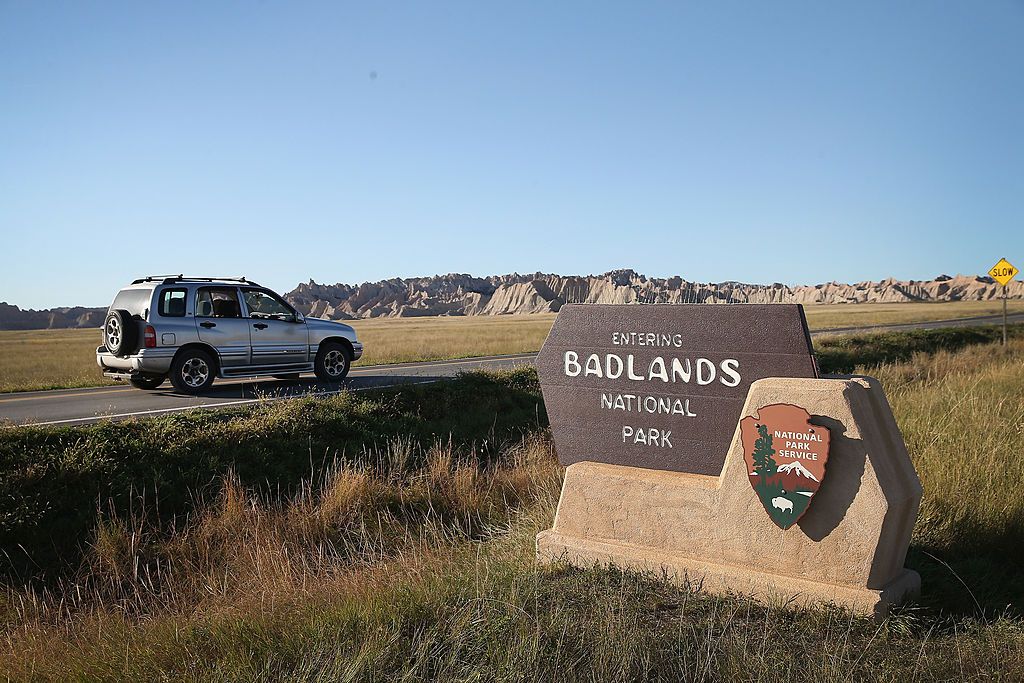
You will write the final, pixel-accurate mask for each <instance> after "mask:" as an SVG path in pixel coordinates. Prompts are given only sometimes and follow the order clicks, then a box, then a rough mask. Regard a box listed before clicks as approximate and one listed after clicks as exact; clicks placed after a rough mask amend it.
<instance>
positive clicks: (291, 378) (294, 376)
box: [272, 372, 299, 382]
mask: <svg viewBox="0 0 1024 683" xmlns="http://www.w3.org/2000/svg"><path fill="white" fill-rule="evenodd" d="M272 376H273V378H274V379H283V380H288V381H292V382H294V381H295V380H297V379H298V378H299V373H297V372H293V373H291V374H288V375H272Z"/></svg>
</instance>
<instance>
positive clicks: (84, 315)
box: [0, 301, 107, 330]
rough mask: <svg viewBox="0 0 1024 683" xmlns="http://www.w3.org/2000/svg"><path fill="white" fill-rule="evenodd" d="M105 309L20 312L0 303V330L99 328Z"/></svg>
mask: <svg viewBox="0 0 1024 683" xmlns="http://www.w3.org/2000/svg"><path fill="white" fill-rule="evenodd" d="M106 313H107V309H105V308H82V307H81V306H74V307H72V308H50V309H46V310H42V311H35V310H32V309H30V308H29V309H26V310H24V311H23V310H21V309H20V308H18V307H17V306H11V305H10V304H8V303H6V302H2V301H0V330H55V329H63V328H68V327H99V326H100V325H102V324H103V317H104V315H106Z"/></svg>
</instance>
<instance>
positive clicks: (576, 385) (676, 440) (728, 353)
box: [537, 304, 817, 475]
mask: <svg viewBox="0 0 1024 683" xmlns="http://www.w3.org/2000/svg"><path fill="white" fill-rule="evenodd" d="M537 371H538V373H539V375H540V381H541V389H542V390H543V392H544V404H545V406H546V407H547V412H548V417H549V419H550V421H551V430H552V432H553V434H554V438H555V447H556V448H557V449H558V457H559V460H560V461H561V462H562V464H564V465H571V464H572V463H574V462H579V461H582V460H590V461H594V462H607V463H612V464H616V465H628V466H632V467H646V468H650V469H658V470H670V471H673V472H691V473H694V474H711V475H717V474H719V473H721V471H722V464H723V463H724V462H725V455H726V452H727V451H728V449H729V444H730V442H731V441H732V436H733V433H734V432H735V430H736V422H737V421H738V420H739V417H740V411H741V410H742V408H743V402H744V400H745V398H746V396H747V389H748V388H749V387H750V384H751V383H752V382H754V381H755V380H758V379H763V378H765V377H816V376H817V373H816V370H815V366H814V360H813V357H812V356H811V342H810V337H809V335H808V333H807V323H806V321H805V320H804V314H803V308H802V307H801V306H800V305H798V304H721V305H719V304H666V305H646V306H641V305H599V304H584V305H566V306H563V307H562V309H561V311H559V313H558V317H557V318H555V324H554V325H553V326H552V328H551V332H550V333H549V334H548V338H547V341H546V342H544V347H543V348H542V349H541V352H540V354H539V355H538V356H537Z"/></svg>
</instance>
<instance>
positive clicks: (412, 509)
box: [0, 335, 1024, 682]
mask: <svg viewBox="0 0 1024 683" xmlns="http://www.w3.org/2000/svg"><path fill="white" fill-rule="evenodd" d="M898 339H899V338H895V339H894V338H893V337H892V336H890V335H884V336H879V335H876V336H875V338H874V339H872V340H868V341H862V342H859V343H857V344H853V345H852V346H851V343H849V342H844V344H846V346H843V347H842V348H843V352H844V353H851V354H855V353H856V350H857V349H859V350H860V352H863V354H864V356H863V358H864V359H867V360H868V361H869V362H871V363H875V362H876V359H878V358H882V360H883V363H882V364H881V365H876V366H874V367H871V368H870V374H872V375H874V376H876V377H878V378H879V379H880V380H881V381H882V383H883V385H884V386H885V388H886V391H887V394H888V396H889V398H890V402H891V404H892V406H893V410H894V412H895V414H896V417H897V420H898V422H899V425H900V427H901V429H902V431H903V433H904V436H905V438H906V441H907V445H908V448H909V450H910V453H911V456H912V458H913V459H914V462H915V465H916V467H917V469H918V472H919V473H920V476H921V479H922V483H923V485H924V499H923V501H922V506H921V512H920V515H919V518H918V522H917V525H916V526H915V529H914V535H913V538H912V542H911V549H910V554H909V557H908V560H907V562H908V565H909V566H910V567H912V568H913V569H915V570H917V571H919V572H920V573H921V574H922V577H923V592H922V595H921V599H920V601H919V602H918V603H916V604H914V605H909V606H906V607H902V608H898V609H896V610H894V612H893V614H892V615H891V616H889V617H888V618H887V619H886V620H884V621H883V622H881V623H878V624H876V623H874V622H872V621H871V620H869V619H862V618H857V617H854V616H852V615H850V614H849V613H846V612H844V611H842V610H838V609H795V608H791V607H787V606H783V605H763V604H759V603H755V602H751V601H749V600H746V599H744V598H742V597H716V596H711V595H706V594H704V593H701V592H699V591H697V590H695V589H694V587H689V586H678V585H671V584H667V583H664V582H662V581H660V580H659V577H657V576H652V575H647V574H637V573H630V572H619V571H614V570H601V569H586V570H581V569H574V568H570V567H564V566H558V565H555V566H549V567H538V566H536V565H535V564H534V561H533V537H534V534H535V533H536V532H537V531H538V530H540V529H544V528H547V527H549V526H550V524H551V520H552V518H553V515H554V509H555V505H556V502H557V495H558V486H559V481H560V470H559V468H558V467H557V466H556V464H555V461H554V453H553V449H552V446H551V443H550V440H549V437H548V435H547V433H546V431H545V430H544V428H543V425H544V416H543V409H542V407H541V406H540V405H539V402H538V395H537V389H536V383H535V377H534V375H533V373H532V372H531V371H528V370H523V371H517V372H513V373H501V374H497V375H484V374H478V375H472V376H468V377H465V378H463V379H461V380H458V381H457V382H456V383H454V384H453V385H446V386H437V387H412V388H409V390H408V391H406V390H403V391H401V392H383V393H380V394H379V395H373V396H365V395H360V396H359V397H339V398H337V399H327V400H319V401H314V400H309V401H296V402H292V403H289V402H283V404H282V403H278V404H268V405H265V406H256V407H255V408H248V409H244V410H238V411H234V412H231V413H223V414H217V415H216V416H209V415H207V414H199V413H197V414H192V415H185V416H177V417H176V418H174V419H170V418H161V419H158V420H149V421H145V422H139V423H134V424H133V423H118V424H113V425H97V426H91V427H85V428H74V429H29V430H20V429H19V430H10V431H7V432H4V433H3V435H2V438H3V439H4V444H3V451H2V453H3V460H2V461H0V471H2V472H4V475H3V476H4V477H5V479H4V481H3V486H0V491H3V492H4V493H5V494H7V496H6V497H5V496H0V509H4V510H5V511H9V510H11V509H13V508H12V507H11V505H10V497H9V496H10V493H11V492H17V491H21V490H22V489H25V488H28V489H29V490H34V491H36V492H37V493H40V492H45V494H41V495H40V496H38V497H36V498H33V500H34V501H35V503H36V504H37V505H36V506H35V507H34V508H33V509H35V510H36V511H37V512H39V513H40V515H41V516H38V517H36V520H37V521H36V522H33V523H32V524H31V527H30V528H28V527H27V528H25V529H22V531H21V532H19V533H21V536H20V538H22V539H28V540H29V541H33V538H32V537H33V536H35V537H37V538H36V539H35V540H34V543H35V546H34V547H36V548H37V549H39V548H43V549H45V546H46V545H47V544H48V543H50V542H52V541H53V539H54V537H59V539H58V540H61V541H62V539H63V538H64V535H65V534H67V533H70V532H66V531H63V530H62V531H60V532H59V533H57V532H56V529H58V528H60V527H59V524H62V523H63V522H62V520H63V519H64V518H65V517H66V516H67V515H69V514H72V513H74V512H75V511H76V510H77V509H78V508H82V509H83V510H84V511H83V512H82V513H81V514H82V518H83V519H85V520H86V521H85V522H84V523H83V524H81V525H80V530H79V531H78V532H76V538H77V539H78V540H79V541H80V543H78V544H76V545H75V546H74V547H76V548H80V551H81V552H79V553H78V554H75V551H72V550H67V547H68V546H66V545H65V546H64V548H65V550H64V551H62V553H60V554H57V555H52V554H51V555H46V554H45V553H44V555H42V556H40V557H41V558H42V559H40V560H38V561H37V563H36V564H35V565H32V566H36V567H37V569H38V568H39V567H40V566H41V567H45V568H46V572H45V573H46V574H47V577H46V580H45V581H41V582H36V583H35V584H33V585H31V586H24V585H22V583H21V581H20V580H18V579H17V578H11V577H9V578H8V587H7V588H6V589H5V590H4V591H3V592H0V623H2V624H4V627H3V628H4V636H5V637H4V639H3V640H2V641H0V673H2V672H3V670H6V672H7V673H8V674H9V675H10V677H11V678H13V679H31V678H38V679H40V680H67V679H77V680H154V679H174V680H367V681H371V680H451V681H468V680H522V681H533V680H566V681H577V680H578V681H594V680H601V681H604V680H611V681H633V680H657V681H662V680H663V681H678V680H688V681H714V680H734V679H736V680H767V681H787V682H788V681H849V680H871V681H875V680H878V681H911V680H922V681H931V680H965V681H966V680H969V681H974V680H1005V681H1015V680H1021V679H1022V678H1024V613H1022V609H1021V606H1022V605H1024V577H1022V576H1021V573H1020V572H1019V570H1018V568H1019V567H1020V566H1021V565H1022V563H1024V498H1022V497H1021V496H1020V482H1021V481H1024V459H1021V458H1019V457H1017V454H1018V453H1020V452H1022V450H1024V431H1022V430H1021V428H1020V425H1021V424H1024V396H1022V395H1021V394H1020V391H1019V388H1020V387H1021V386H1024V340H1019V339H1018V340H1015V341H1014V342H1013V343H1012V344H1011V346H1010V347H1009V348H1008V349H1002V348H1000V347H998V346H993V345H990V344H985V345H965V344H968V342H969V338H967V339H968V341H964V339H965V338H963V337H942V336H940V337H937V338H936V337H926V338H925V341H921V340H920V339H919V338H917V337H915V338H914V339H913V340H912V343H914V344H918V343H920V344H921V349H922V350H918V351H916V352H910V353H909V355H908V352H907V351H905V350H904V349H902V348H900V347H899V345H898V344H897V343H896V342H897V341H898ZM944 343H949V344H950V345H951V347H952V348H953V350H948V349H944V348H941V345H942V344H944ZM851 349H854V350H852V351H851ZM887 354H888V355H887ZM890 358H897V359H898V358H903V360H896V361H893V360H888V359H890ZM842 359H843V362H846V361H847V360H849V359H850V356H845V355H844V356H842ZM857 360H858V359H857V357H856V356H855V355H854V356H853V361H854V362H857ZM857 369H858V370H859V371H865V370H868V369H869V368H867V367H865V366H864V364H862V363H858V368H857ZM449 391H450V392H451V396H450V397H448V396H447V394H448V392H449ZM190 425H196V426H200V427H201V429H199V430H194V429H191V428H190ZM196 432H199V433H196ZM204 432H205V433H206V435H203V433H204ZM449 433H450V434H451V437H450V438H448V437H447V434H449ZM286 434H287V435H291V438H288V439H285V438H284V437H285V435H286ZM296 435H298V436H300V437H301V436H303V435H305V436H306V440H305V441H302V443H301V445H297V444H296V441H298V440H299V439H296V438H295V436H296ZM183 439H184V441H185V442H187V443H188V445H187V446H186V445H184V443H182V444H179V443H178V442H180V441H182V440H183ZM129 446H132V447H131V448H129ZM138 448H146V449H150V450H151V451H152V453H149V451H139V450H138ZM140 455H141V457H142V458H143V459H144V461H145V462H144V463H143V464H142V465H140V466H136V465H135V464H133V462H132V460H133V458H138V457H140ZM35 463H41V464H40V465H39V466H38V469H37V468H36V467H35V466H34V464H35ZM109 477H114V478H115V480H116V481H117V482H119V483H118V485H117V488H118V489H123V488H125V487H127V488H129V489H134V494H133V495H124V496H123V497H122V498H116V497H115V498H113V499H108V498H104V495H107V494H109V493H117V491H111V490H108V489H106V488H103V487H100V488H96V487H95V484H92V486H93V488H88V487H89V486H90V483H89V482H90V481H93V482H95V481H106V480H107V478H109ZM55 482H61V483H60V484H59V485H57V484H56V483H55ZM197 482H198V483H197ZM27 484H32V485H33V486H37V487H41V488H35V489H33V488H32V486H26V485H27ZM154 484H155V485H154ZM169 487H178V488H181V489H186V488H189V487H194V488H192V490H190V491H188V492H187V493H185V492H184V491H172V490H168V489H169ZM77 488H82V489H83V490H82V491H80V492H79V491H78V490H77ZM143 491H145V493H143ZM61 497H66V498H69V499H70V500H71V502H64V501H62V500H60V498H61ZM108 500H109V502H108ZM97 501H103V502H104V504H103V505H102V506H100V507H101V508H102V510H101V513H99V514H98V513H97V504H96V502H97ZM175 501H177V502H175ZM54 505H55V506H57V510H55V511H53V512H51V506H54ZM4 506H6V507H4ZM61 506H64V507H61ZM157 509H159V512H157ZM15 522H16V520H15ZM16 523H17V522H16ZM55 525H58V526H55ZM9 538H10V537H8V538H7V539H5V540H4V541H3V543H2V544H0V545H2V547H3V548H4V549H5V550H6V549H8V548H11V547H16V545H12V544H11V542H10V540H9ZM8 552H10V551H8ZM16 552H19V551H16ZM64 553H72V554H71V555H70V557H77V558H79V559H78V560H76V561H75V562H70V561H67V560H66V561H63V562H62V561H61V559H62V557H66V556H65V555H64ZM47 558H48V559H47ZM23 571H27V569H26V568H23Z"/></svg>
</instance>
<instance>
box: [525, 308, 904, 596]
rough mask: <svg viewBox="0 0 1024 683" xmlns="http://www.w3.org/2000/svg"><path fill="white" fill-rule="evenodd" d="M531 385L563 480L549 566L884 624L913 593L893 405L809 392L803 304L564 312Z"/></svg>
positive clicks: (854, 385) (842, 385) (852, 383)
mask: <svg viewBox="0 0 1024 683" xmlns="http://www.w3.org/2000/svg"><path fill="white" fill-rule="evenodd" d="M538 372H539V374H540V379H541V387H542V390H543V393H544V401H545V405H546V407H547V411H548V415H549V418H550V422H551V429H552V433H553V435H554V440H555V447H556V449H557V450H558V454H559V459H560V460H561V462H562V463H563V464H565V465H567V467H566V472H565V480H564V483H563V486H562V495H561V498H560V499H559V503H558V511H557V513H556V515H555V523H554V526H553V527H552V528H551V529H550V530H547V531H542V532H541V533H540V534H538V536H537V554H538V557H539V558H540V559H542V560H560V561H568V562H570V563H573V564H577V565H581V566H589V565H592V564H594V563H601V564H604V563H611V564H615V565H618V566H622V567H627V568H634V569H651V570H655V571H659V572H661V571H664V572H666V573H667V574H668V575H669V576H671V577H674V578H678V579H681V580H688V581H693V582H696V583H697V585H700V586H701V587H702V588H703V589H705V590H712V591H721V592H724V591H732V592H741V593H747V594H750V595H753V596H755V597H758V598H765V599H774V598H778V599H780V600H781V601H783V602H790V601H792V602H796V603H812V602H836V603H839V604H841V605H845V606H847V607H849V608H851V609H853V610H855V611H857V612H861V613H868V614H875V615H880V614H883V613H884V612H885V611H886V609H887V607H888V606H889V605H891V604H893V603H895V602H897V601H899V600H902V599H903V598H904V597H905V596H907V595H908V594H911V593H913V592H915V591H916V590H917V589H918V588H919V586H920V577H919V576H918V575H917V574H916V573H915V572H913V571H911V570H909V569H906V568H904V566H903V562H904V559H905V557H906V552H907V547H908V545H909V543H910V533H911V530H912V529H913V526H914V521H915V520H916V517H917V509H918V505H919V504H920V501H921V484H920V481H919V480H918V478H917V473H916V472H915V471H914V468H913V465H912V464H911V462H910V457H909V455H908V454H907V451H906V447H905V446H904V444H903V438H902V436H901V434H900V432H899V428H898V427H897V426H896V421H895V419H894V418H893V416H892V412H891V410H890V408H889V404H888V402H887V401H886V398H885V394H884V392H883V391H882V388H881V386H880V385H879V384H878V382H876V381H875V380H872V379H870V378H866V377H841V378H825V379H822V378H817V377H816V375H817V373H816V369H815V365H814V362H813V358H812V356H811V347H810V342H809V339H808V334H807V326H806V323H805V322H804V317H803V311H802V308H801V307H799V306H786V305H747V304H734V305H706V304H705V305H689V306H688V305H650V306H639V305H621V306H599V305H577V306H565V307H563V308H562V310H561V311H560V312H559V314H558V318H557V319H556V320H555V324H554V326H553V327H552V329H551V333H550V335H549V336H548V340H547V342H545V344H544V348H543V349H542V351H541V353H540V355H539V356H538Z"/></svg>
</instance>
